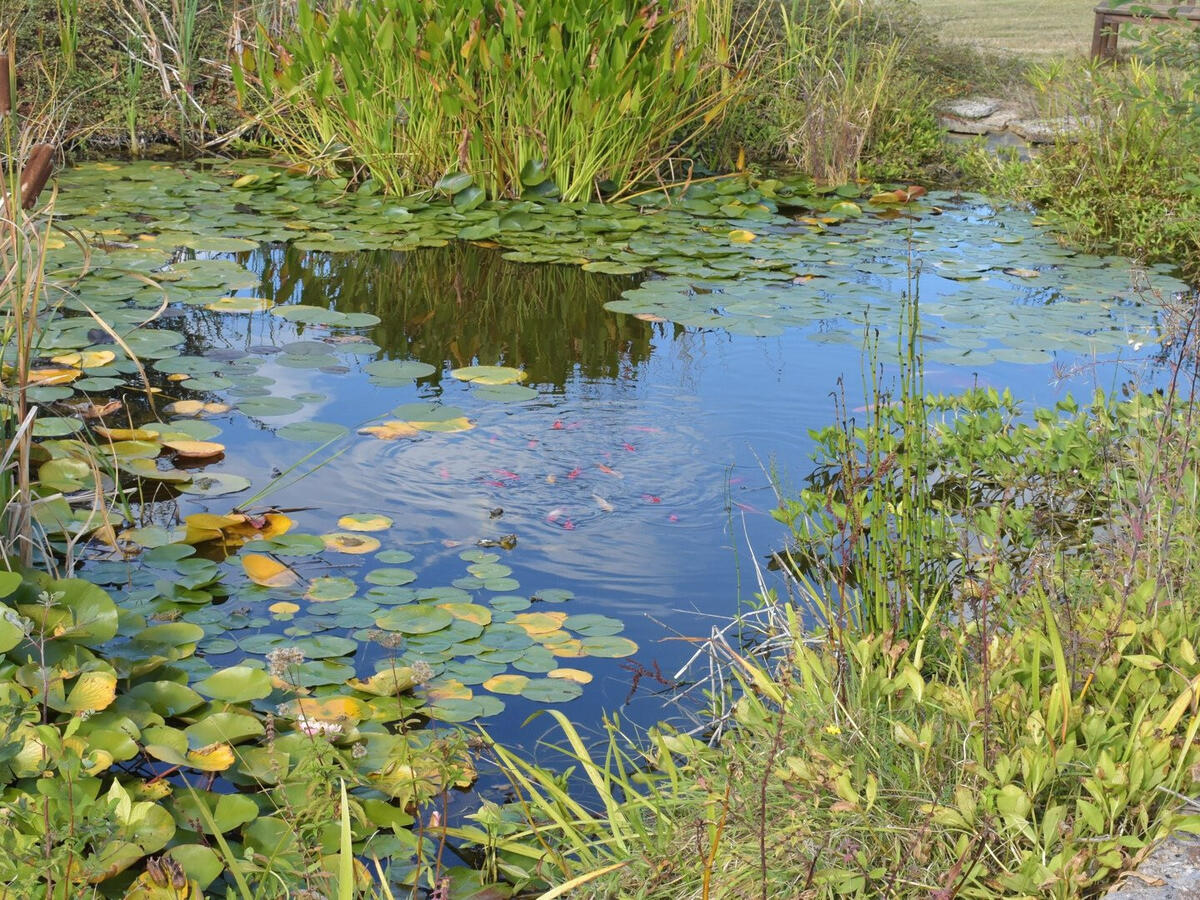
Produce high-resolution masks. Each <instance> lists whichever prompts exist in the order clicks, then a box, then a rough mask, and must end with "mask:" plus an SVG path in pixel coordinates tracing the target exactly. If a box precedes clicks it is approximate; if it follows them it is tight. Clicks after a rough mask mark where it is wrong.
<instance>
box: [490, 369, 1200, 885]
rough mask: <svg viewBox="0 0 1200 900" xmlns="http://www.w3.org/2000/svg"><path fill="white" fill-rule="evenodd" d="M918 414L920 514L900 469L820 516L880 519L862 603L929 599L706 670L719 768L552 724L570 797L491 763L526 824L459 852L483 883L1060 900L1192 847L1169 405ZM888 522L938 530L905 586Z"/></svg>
mask: <svg viewBox="0 0 1200 900" xmlns="http://www.w3.org/2000/svg"><path fill="white" fill-rule="evenodd" d="M930 408H931V409H934V408H936V409H937V410H938V416H939V418H938V419H937V420H935V421H933V422H931V423H930V424H929V425H928V426H925V425H923V424H922V422H921V421H920V420H917V421H915V422H914V421H912V420H910V421H909V423H908V427H909V429H910V430H909V433H908V438H909V439H910V440H912V439H913V438H915V437H916V436H915V435H914V434H913V431H914V430H918V429H921V428H924V427H927V428H928V431H929V435H928V437H927V438H926V440H927V441H928V446H927V449H926V451H925V459H926V461H927V462H928V463H929V465H930V469H929V472H930V476H931V477H930V479H929V487H928V492H927V493H925V492H923V491H920V490H917V492H916V493H914V488H913V487H912V486H911V485H908V486H902V482H903V480H904V479H903V477H902V472H903V467H904V465H905V464H904V463H903V462H897V463H895V465H896V466H897V469H896V472H897V474H896V490H892V491H889V489H887V488H886V487H883V486H881V481H878V480H877V481H875V482H874V483H873V486H872V487H870V489H869V490H868V489H867V488H866V487H865V486H864V487H863V489H862V490H863V493H859V494H857V495H856V497H854V498H847V500H846V502H845V503H844V504H843V507H839V508H837V509H835V511H834V512H833V513H830V515H838V514H839V513H838V510H839V509H840V508H844V506H847V505H851V504H859V505H860V506H861V507H862V509H863V510H866V511H870V512H872V513H874V514H881V515H883V516H885V517H886V518H887V520H888V522H887V525H886V526H885V527H882V528H880V529H878V530H877V531H874V532H872V533H871V534H872V535H873V539H874V540H878V541H883V542H884V543H886V544H887V545H888V550H887V551H885V552H875V551H871V550H869V549H868V548H867V547H866V533H867V530H868V529H860V532H859V536H860V539H861V540H860V542H859V543H858V544H856V545H855V549H856V551H857V552H856V553H852V552H851V549H852V548H850V547H849V546H848V545H845V544H843V545H842V546H843V552H844V553H845V555H846V559H847V561H846V562H845V563H844V565H845V566H846V567H848V568H853V569H854V570H855V571H856V572H857V573H858V576H859V579H860V581H865V580H868V576H870V575H871V573H870V572H869V571H868V563H869V565H877V566H886V567H887V569H886V575H887V580H888V586H889V588H890V589H891V590H893V591H896V590H898V589H902V588H905V587H911V586H912V584H913V583H914V581H913V579H914V578H916V577H917V574H919V575H920V577H921V578H923V579H925V581H926V582H927V584H929V585H933V584H940V585H941V586H942V591H941V592H939V593H938V594H937V596H936V597H934V598H933V600H930V598H928V597H926V598H925V600H924V602H925V606H924V607H923V608H921V609H918V610H917V613H918V614H917V615H916V616H911V615H909V616H907V617H901V618H896V619H894V620H893V621H891V622H890V623H889V622H888V621H887V620H886V618H885V616H886V615H887V614H888V611H887V610H875V609H873V608H871V607H870V606H869V605H864V608H863V611H862V613H861V614H858V615H856V616H854V617H850V616H847V617H838V616H837V615H834V616H832V617H831V618H829V619H828V620H826V621H824V622H823V623H822V627H821V628H820V629H819V630H818V631H817V632H816V633H815V634H812V635H811V636H810V635H809V634H806V633H805V631H804V630H803V629H802V626H801V619H800V615H799V611H800V609H803V608H804V605H805V604H801V605H799V606H793V605H790V604H789V605H785V606H784V607H783V608H782V610H781V614H780V617H779V618H778V619H777V620H776V622H777V626H778V627H777V628H776V629H775V630H774V632H773V635H772V641H771V644H772V645H773V646H774V647H776V652H777V654H778V655H777V656H776V657H775V662H774V663H773V664H768V663H766V662H765V660H764V661H756V660H752V659H750V658H747V657H745V656H742V655H739V654H737V653H735V652H732V651H730V650H728V648H727V647H726V649H725V650H724V651H722V653H721V655H722V656H723V658H724V659H725V660H726V662H727V664H728V666H729V673H730V675H731V676H733V677H732V678H731V679H730V680H729V681H727V682H726V683H724V685H723V686H722V685H717V684H714V685H713V688H714V690H715V691H716V695H726V696H728V697H729V698H730V699H731V700H733V707H732V709H733V718H734V721H735V723H736V728H735V729H734V730H733V731H732V732H731V733H729V734H727V735H726V736H725V738H724V739H723V741H722V742H721V744H720V746H719V747H717V748H710V747H708V746H706V745H704V744H702V743H700V742H697V741H696V740H694V739H692V738H688V737H684V736H681V735H672V734H670V733H669V732H664V731H662V730H656V731H653V732H651V734H650V735H649V736H648V738H647V739H646V740H644V741H641V742H639V743H637V744H636V748H637V749H634V746H635V745H633V744H631V743H630V741H629V739H627V738H625V737H623V736H621V735H619V733H618V732H617V731H616V729H615V727H613V728H610V732H609V737H608V741H607V742H606V744H605V745H604V746H603V761H601V759H600V758H599V757H598V756H596V755H595V754H590V755H589V753H588V751H587V750H586V748H585V747H584V745H583V742H582V741H581V739H580V738H579V736H578V735H577V734H576V732H575V731H574V729H573V728H571V726H570V725H569V724H568V723H566V722H565V721H561V722H560V727H561V728H562V729H563V732H564V734H566V736H567V738H568V741H569V743H570V745H571V747H570V750H569V751H568V754H569V756H570V758H571V759H572V761H573V764H575V765H578V766H580V767H581V771H582V773H583V774H584V775H585V776H587V781H588V782H589V783H590V785H591V787H590V789H589V790H587V791H584V790H583V789H576V790H571V791H568V790H567V789H566V788H565V784H566V782H564V781H561V780H558V781H556V780H554V778H553V777H552V776H550V774H549V773H547V772H545V771H542V770H538V769H537V768H536V767H533V766H531V765H530V764H528V763H526V762H523V761H521V760H517V759H514V758H513V757H512V755H511V754H507V753H504V752H503V751H499V753H498V755H499V756H500V761H501V763H502V764H503V765H504V767H505V769H506V771H507V773H508V774H509V777H510V778H511V779H512V780H513V784H514V788H515V789H516V790H517V792H518V796H519V798H520V799H519V800H518V802H517V803H516V804H514V805H513V806H512V807H510V808H508V809H506V810H503V809H495V808H491V807H488V808H486V809H485V810H483V811H482V812H481V814H480V817H479V818H480V821H481V822H483V821H486V823H487V825H488V829H486V831H487V833H486V834H481V833H474V834H473V835H472V836H473V837H474V839H475V840H476V841H478V842H479V843H480V844H481V845H484V846H486V847H490V848H491V849H492V852H493V853H495V855H496V857H497V860H498V863H497V864H498V865H500V866H502V867H503V869H504V871H506V872H508V873H509V875H510V876H511V877H524V878H527V879H530V880H535V881H536V880H537V879H539V878H540V879H542V880H545V881H549V882H550V883H552V884H566V883H573V884H576V885H577V886H578V888H577V889H578V891H579V893H577V894H574V895H575V896H591V897H603V896H613V895H619V896H631V897H664V898H665V897H675V898H677V897H700V896H709V895H710V892H715V893H713V895H719V896H760V895H761V892H766V893H767V895H768V896H780V895H785V894H787V895H796V894H797V893H799V895H801V896H812V897H835V896H839V897H841V896H851V897H878V896H898V897H927V896H930V895H933V894H935V893H936V892H937V891H952V892H954V893H955V895H956V896H962V897H973V898H992V897H1012V896H1034V895H1037V896H1047V897H1057V898H1069V897H1078V896H1091V895H1093V894H1095V893H1096V892H1098V891H1099V890H1101V889H1102V888H1103V886H1104V885H1105V884H1107V883H1108V882H1109V881H1111V879H1112V878H1113V877H1114V876H1115V875H1116V874H1117V873H1119V872H1120V871H1122V870H1123V869H1125V868H1127V867H1128V866H1130V865H1131V864H1132V863H1133V862H1135V861H1136V860H1137V859H1138V858H1140V854H1141V852H1142V851H1143V850H1144V849H1145V848H1146V847H1147V846H1148V845H1149V844H1151V843H1153V842H1154V841H1155V840H1157V839H1158V838H1160V837H1161V836H1163V835H1164V834H1165V833H1166V832H1167V831H1168V830H1170V829H1172V828H1183V829H1186V830H1194V829H1196V828H1197V827H1200V818H1198V817H1196V816H1195V815H1192V814H1187V813H1186V811H1181V810H1179V809H1178V798H1180V797H1184V796H1190V795H1191V794H1193V793H1194V791H1195V789H1196V787H1197V784H1196V778H1197V775H1196V773H1197V769H1196V768H1195V767H1196V764H1197V762H1200V750H1198V748H1197V745H1196V742H1195V738H1196V734H1197V733H1198V732H1200V714H1197V712H1196V697H1197V691H1198V685H1200V660H1198V658H1197V652H1196V646H1197V641H1200V616H1198V613H1200V577H1198V576H1197V573H1196V571H1195V567H1194V564H1193V551H1192V548H1193V545H1194V536H1195V533H1196V529H1197V528H1198V527H1200V492H1197V490H1196V484H1197V480H1196V476H1195V474H1194V466H1195V464H1196V461H1197V451H1196V449H1195V447H1194V443H1193V442H1191V441H1189V440H1188V435H1189V434H1190V432H1191V428H1192V425H1191V416H1192V412H1191V407H1190V404H1187V403H1183V402H1175V401H1171V400H1168V399H1165V398H1163V397H1161V396H1160V397H1136V398H1134V399H1132V400H1129V401H1124V402H1111V403H1110V402H1104V401H1103V400H1102V399H1097V401H1096V403H1095V404H1094V405H1093V406H1092V407H1091V408H1090V409H1088V410H1086V411H1083V410H1078V409H1076V408H1074V407H1073V406H1070V405H1064V406H1062V407H1060V408H1059V409H1057V410H1053V411H1050V410H1046V411H1039V412H1036V413H1035V414H1034V415H1033V419H1032V421H1027V420H1024V419H1023V418H1022V417H1020V415H1019V413H1020V411H1019V410H1018V409H1017V408H1016V407H1015V406H1014V405H1013V404H1012V402H1011V399H1010V398H1007V397H1001V396H1000V395H998V394H996V393H995V392H986V391H974V392H971V393H969V394H967V395H964V396H963V397H961V398H958V399H957V400H951V399H950V398H941V399H939V400H938V401H937V402H936V403H933V402H931V403H930ZM898 415H901V414H898ZM878 433H879V432H877V431H875V432H873V431H871V430H870V429H867V430H865V431H862V432H860V433H859V437H860V439H862V440H864V441H865V440H867V439H869V437H870V436H871V435H872V434H878ZM825 440H827V441H829V440H833V441H834V443H835V444H837V443H838V442H839V441H840V440H841V438H832V437H830V436H828V435H827V436H826V438H825ZM837 452H838V454H842V453H844V452H845V451H844V449H839V450H838V451H837ZM891 452H896V450H895V448H893V451H891ZM900 452H903V451H900ZM839 458H840V457H839ZM826 462H828V461H826ZM835 464H836V465H838V466H840V465H841V464H840V463H838V462H836V461H835ZM856 471H857V472H859V473H860V474H861V473H863V472H864V471H867V472H868V474H869V470H865V469H864V467H863V466H861V465H860V466H859V467H858V468H857V469H856ZM901 488H902V493H897V492H896V491H897V490H901ZM867 494H874V495H878V496H872V497H868V496H867ZM883 495H886V496H887V497H888V499H887V500H882V499H880V498H881V497H882V496H883ZM810 501H811V502H813V503H814V504H816V503H817V502H826V503H828V504H829V505H830V506H836V504H837V503H838V502H839V501H837V500H834V499H831V495H830V494H829V493H827V492H825V491H822V490H818V491H815V493H813V494H805V495H804V497H802V499H801V500H800V501H799V502H800V504H801V505H803V504H805V503H808V502H810ZM901 502H915V503H918V504H920V507H919V514H921V515H926V516H929V517H930V518H932V519H934V520H937V521H938V522H940V523H941V524H935V525H933V526H931V527H929V528H928V529H924V530H922V531H921V536H922V537H925V538H929V539H931V541H932V543H931V545H930V546H929V547H928V548H927V550H928V552H927V553H926V554H925V555H924V556H923V557H922V561H923V563H924V564H925V566H926V568H923V569H921V570H920V572H919V573H915V570H914V569H913V566H912V562H913V550H912V547H913V544H912V543H910V541H909V539H908V537H906V536H905V535H903V534H901V533H900V531H901V530H903V529H905V528H913V527H917V523H916V519H915V518H914V519H912V520H910V519H906V518H904V516H903V514H902V513H901V512H900V511H899V510H898V508H897V507H898V506H899V504H900V503H901ZM1167 510H1170V516H1171V518H1170V521H1169V522H1168V519H1167V518H1166V516H1165V515H1164V513H1165V512H1166V511H1167ZM793 513H794V509H791V508H789V510H788V511H787V513H786V517H787V518H789V519H792V520H793V521H797V520H796V519H795V518H794V517H793ZM845 518H852V515H851V514H849V513H847V514H846V515H845ZM1122 522H1128V523H1129V526H1128V529H1125V528H1123V527H1121V525H1120V523H1122ZM797 532H798V534H797V538H798V542H799V543H800V544H805V543H809V542H813V541H816V542H817V543H820V544H822V546H823V547H824V546H826V538H827V537H828V533H826V534H824V535H822V536H820V537H817V536H816V532H813V531H805V530H801V529H797ZM797 584H798V585H799V586H800V590H801V592H802V593H806V594H808V595H809V596H807V597H806V598H805V602H806V604H807V605H808V606H809V607H810V608H815V609H817V610H818V611H820V610H823V609H825V610H827V609H830V608H831V605H832V603H833V602H834V601H830V600H829V599H824V600H817V599H816V598H817V597H818V596H820V595H822V594H825V595H828V596H836V595H837V594H838V593H840V592H844V591H847V590H849V591H855V590H865V591H866V592H867V593H868V594H869V593H870V591H871V590H874V586H870V585H869V586H866V587H854V586H848V585H846V584H836V583H832V582H826V584H828V585H829V586H828V587H818V586H817V584H818V582H815V581H814V580H806V579H804V578H800V579H798V581H797ZM766 599H768V600H772V601H773V598H769V597H768V598H766ZM868 599H870V597H868ZM894 612H895V611H894V610H893V611H892V613H893V614H894ZM901 612H903V610H901ZM885 626H886V627H885ZM780 632H782V634H783V635H790V639H787V638H784V641H785V645H786V649H785V650H782V651H780V650H778V648H779V647H780ZM767 636H768V635H764V637H767ZM717 649H719V647H716V646H714V650H717ZM733 686H739V689H738V690H737V691H734V690H733V689H732V687H733ZM639 764H640V766H641V767H642V771H641V772H638V771H637V769H638V765H639ZM593 792H594V793H595V794H596V796H597V797H598V798H599V801H600V802H599V803H594V802H590V801H589V800H588V797H589V796H590V795H591V794H592V793H593ZM514 817H515V820H514ZM522 823H523V824H522ZM650 823H652V826H651V825H650ZM646 829H651V830H652V832H653V833H652V834H650V835H648V836H645V837H643V836H642V832H643V830H646ZM625 842H636V845H637V847H638V851H639V852H637V853H635V854H632V855H631V854H630V853H629V852H628V849H627V847H625V846H623V844H624V843H625ZM534 873H536V875H535V874H534Z"/></svg>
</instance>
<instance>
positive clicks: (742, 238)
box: [729, 228, 758, 244]
mask: <svg viewBox="0 0 1200 900" xmlns="http://www.w3.org/2000/svg"><path fill="white" fill-rule="evenodd" d="M757 237H758V235H757V234H755V233H754V232H753V231H746V230H745V229H744V228H735V229H734V230H733V231H731V232H729V240H730V241H732V242H733V243H735V244H748V243H750V242H751V241H753V240H754V239H755V238H757Z"/></svg>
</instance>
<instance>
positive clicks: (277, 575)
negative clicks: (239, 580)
mask: <svg viewBox="0 0 1200 900" xmlns="http://www.w3.org/2000/svg"><path fill="white" fill-rule="evenodd" d="M242 568H244V569H245V570H246V575H247V576H248V577H249V578H250V580H251V581H253V582H254V583H255V584H259V585H262V586H263V587H287V586H288V585H292V584H295V583H296V582H297V581H298V580H299V576H298V575H297V574H296V573H295V571H294V570H293V569H292V568H291V567H290V566H286V565H284V564H283V563H281V562H279V561H278V560H275V559H272V558H271V557H269V556H263V555H262V554H260V553H247V554H246V555H245V556H243V557H242Z"/></svg>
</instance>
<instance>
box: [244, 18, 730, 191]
mask: <svg viewBox="0 0 1200 900" xmlns="http://www.w3.org/2000/svg"><path fill="white" fill-rule="evenodd" d="M724 6H726V5H723V4H722V3H719V2H715V0H706V2H692V3H690V4H688V5H687V6H686V8H684V7H681V6H677V5H675V4H674V3H672V2H670V0H653V2H650V3H643V2H640V0H615V2H612V3H605V4H597V3H594V2H590V0H545V2H539V3H536V4H523V5H522V4H518V3H516V2H514V0H502V2H499V3H491V2H486V0H464V2H461V3H449V2H446V0H365V2H363V3H361V4H356V5H353V6H347V7H343V8H339V9H335V10H330V11H328V12H321V11H318V10H317V9H316V8H314V4H313V3H312V2H311V0H300V3H299V8H298V11H297V19H296V30H295V32H294V33H293V34H292V35H290V36H289V37H287V38H286V39H283V40H281V41H276V40H275V39H274V38H272V36H271V35H270V34H269V33H268V31H267V30H266V29H265V28H260V30H259V33H258V45H257V47H255V48H254V49H253V50H247V51H246V52H245V53H243V55H242V58H241V59H240V60H237V61H235V66H234V77H235V83H236V85H237V88H238V93H239V97H240V99H241V102H242V103H243V105H244V106H245V107H246V109H247V111H248V112H250V113H251V114H252V115H254V116H255V118H256V120H257V121H258V122H259V123H260V124H261V125H262V127H263V128H265V129H266V130H267V131H268V132H269V133H270V134H271V135H272V137H273V138H274V139H275V140H276V141H278V142H279V143H280V144H281V145H282V146H283V148H284V149H285V150H286V151H287V152H289V153H290V154H292V155H293V156H295V157H297V158H298V159H300V160H303V161H305V162H307V163H309V164H310V165H311V166H312V167H314V168H316V169H321V170H325V171H329V170H332V169H335V168H338V167H343V166H349V167H351V168H352V169H354V170H356V171H359V172H361V173H363V174H364V175H369V176H370V177H372V178H374V179H376V180H377V181H379V182H380V183H381V184H382V185H383V186H385V187H386V188H387V189H388V190H390V191H393V192H400V193H404V192H411V191H417V190H427V189H429V188H432V187H433V186H434V184H435V183H436V182H438V180H439V179H441V178H442V177H443V176H444V175H446V174H447V173H465V176H466V177H457V178H455V179H452V180H449V181H444V182H443V183H442V186H443V187H444V188H446V189H447V190H453V191H454V192H461V191H464V190H467V189H468V188H473V189H474V190H473V191H471V192H469V193H467V194H466V195H464V197H463V198H462V201H461V202H462V203H463V205H464V206H467V205H470V204H474V203H478V202H479V201H480V200H481V199H482V198H483V196H484V195H489V196H501V195H508V196H518V195H520V194H521V193H522V192H524V191H526V190H540V191H543V192H544V191H547V190H548V189H549V186H550V184H553V185H554V186H556V187H557V189H558V191H560V192H561V195H562V197H563V198H564V199H568V200H577V199H581V198H587V197H591V196H594V195H595V194H596V192H597V187H598V185H600V184H602V183H605V182H610V183H611V184H610V185H609V186H610V187H614V188H623V187H626V186H628V185H630V184H633V183H636V182H638V181H641V180H644V179H647V178H650V177H652V176H653V175H654V174H655V173H656V172H657V171H658V169H659V167H660V166H661V165H662V164H663V163H665V162H667V161H668V160H670V159H672V157H673V156H675V155H676V154H678V153H679V152H680V147H681V144H682V143H684V142H685V141H686V140H687V139H689V138H691V137H693V136H694V135H695V134H696V133H698V132H699V131H702V130H703V129H704V128H706V127H707V126H708V125H709V124H711V123H712V121H713V120H714V119H716V118H717V117H718V116H720V115H721V112H722V110H723V108H724V106H725V104H726V103H727V101H728V99H729V96H730V91H731V90H732V89H733V82H734V81H736V79H735V78H731V79H726V80H727V82H728V84H727V85H726V86H725V87H721V86H719V85H718V86H717V88H716V89H715V90H714V89H713V88H712V86H711V83H710V82H709V79H708V75H709V74H710V73H711V72H713V71H714V67H715V66H717V65H719V62H718V61H719V59H720V56H721V54H720V52H718V54H717V56H716V61H714V60H713V59H712V58H711V57H710V61H709V62H705V58H706V54H709V53H710V48H711V47H713V46H717V45H719V42H720V41H721V40H726V41H727V40H728V34H727V33H726V34H724V35H722V34H721V33H720V32H722V31H725V32H727V31H728V29H729V28H730V27H731V22H732V19H731V17H730V14H729V11H728V9H726V8H724ZM680 34H683V35H685V37H684V40H683V42H682V43H679V42H678V38H679V36H680ZM701 88H703V89H701Z"/></svg>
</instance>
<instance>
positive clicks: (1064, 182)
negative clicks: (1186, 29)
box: [964, 38, 1200, 274]
mask: <svg viewBox="0 0 1200 900" xmlns="http://www.w3.org/2000/svg"><path fill="white" fill-rule="evenodd" d="M1158 46H1159V47H1160V49H1159V51H1158V54H1157V56H1156V57H1152V58H1151V60H1152V61H1151V62H1149V63H1146V62H1143V61H1141V60H1140V59H1138V58H1134V59H1132V60H1130V62H1129V64H1128V65H1125V66H1122V67H1120V68H1112V67H1109V66H1106V65H1103V64H1092V65H1088V66H1081V65H1071V64H1066V63H1059V64H1051V65H1047V66H1044V67H1041V68H1038V69H1035V70H1033V73H1032V76H1031V77H1032V79H1033V81H1034V85H1035V87H1036V88H1037V89H1038V90H1039V92H1040V95H1041V96H1042V98H1043V101H1044V105H1045V108H1046V111H1047V113H1048V114H1050V115H1058V116H1068V117H1070V119H1071V121H1072V122H1073V128H1072V133H1070V134H1067V135H1065V136H1064V137H1063V138H1061V139H1060V140H1059V141H1057V142H1056V143H1054V144H1053V145H1051V146H1049V147H1047V148H1046V149H1045V150H1043V151H1041V152H1040V153H1038V154H1037V155H1036V156H1034V158H1033V159H1031V160H1029V161H1028V162H1025V163H1020V162H1016V161H1014V160H1011V159H1006V158H997V157H994V156H992V155H991V154H989V153H987V152H985V151H982V150H981V149H977V150H975V151H973V152H969V153H968V154H967V155H966V157H965V159H964V168H965V170H966V172H967V175H968V178H969V179H971V180H973V181H975V182H976V183H980V182H982V183H983V184H984V185H985V186H986V188H985V189H987V190H990V191H992V192H994V193H998V194H1003V195H1005V196H1009V197H1015V198H1017V199H1020V200H1024V201H1028V202H1031V203H1034V204H1036V205H1037V206H1038V208H1039V210H1040V211H1042V212H1043V214H1044V215H1045V216H1046V217H1047V218H1050V219H1052V220H1053V221H1054V222H1055V223H1056V224H1058V225H1060V226H1061V227H1062V228H1063V229H1064V231H1065V232H1066V234H1067V236H1068V238H1069V239H1070V240H1071V241H1072V243H1075V244H1077V245H1079V246H1081V247H1083V248H1085V249H1087V250H1090V251H1095V250H1115V251H1117V252H1119V253H1123V254H1126V255H1130V256H1134V257H1138V258H1141V259H1148V260H1164V259H1165V260H1172V261H1178V262H1181V263H1182V265H1183V266H1184V268H1185V269H1187V270H1189V271H1190V272H1191V273H1192V274H1194V273H1195V271H1196V270H1195V264H1194V260H1195V259H1196V256H1197V250H1200V239H1198V238H1197V230H1196V228H1195V223H1196V221H1198V220H1200V184H1198V182H1197V181H1196V178H1195V156H1196V151H1197V148H1200V115H1197V105H1198V104H1200V81H1198V80H1197V79H1196V77H1195V69H1196V62H1197V60H1200V52H1197V51H1196V50H1195V49H1194V47H1192V45H1190V44H1186V43H1183V42H1182V40H1181V41H1180V42H1178V43H1171V44H1167V43H1165V39H1162V38H1160V44H1159V45H1158ZM1155 58H1161V59H1162V60H1164V61H1166V62H1172V63H1178V64H1181V65H1184V66H1186V68H1184V69H1183V71H1182V72H1180V71H1178V70H1175V69H1173V68H1170V67H1169V66H1166V65H1163V64H1160V63H1157V62H1154V61H1153V60H1154V59H1155ZM1188 73H1190V74H1188Z"/></svg>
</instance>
